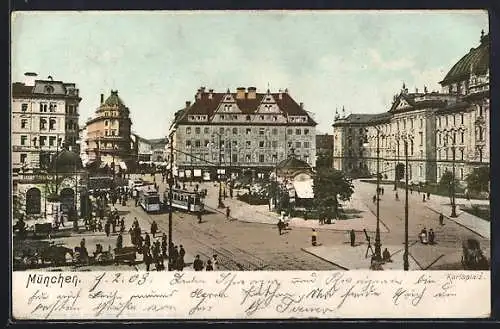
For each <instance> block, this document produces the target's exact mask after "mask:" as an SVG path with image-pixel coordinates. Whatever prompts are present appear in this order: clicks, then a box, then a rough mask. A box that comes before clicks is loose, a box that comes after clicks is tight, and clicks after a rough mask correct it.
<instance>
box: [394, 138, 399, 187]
mask: <svg viewBox="0 0 500 329" xmlns="http://www.w3.org/2000/svg"><path fill="white" fill-rule="evenodd" d="M394 139H395V140H396V149H395V152H396V156H395V158H396V164H395V167H394V169H395V170H394V191H396V190H397V189H398V179H397V172H398V164H399V132H398V133H396V134H394Z"/></svg>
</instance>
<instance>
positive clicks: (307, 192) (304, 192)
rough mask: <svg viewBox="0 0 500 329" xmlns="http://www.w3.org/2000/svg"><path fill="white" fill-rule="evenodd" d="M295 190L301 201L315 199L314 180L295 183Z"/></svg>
mask: <svg viewBox="0 0 500 329" xmlns="http://www.w3.org/2000/svg"><path fill="white" fill-rule="evenodd" d="M293 188H294V189H295V193H296V194H297V197H298V198H300V199H313V198H314V192H313V180H312V179H308V180H304V181H294V182H293Z"/></svg>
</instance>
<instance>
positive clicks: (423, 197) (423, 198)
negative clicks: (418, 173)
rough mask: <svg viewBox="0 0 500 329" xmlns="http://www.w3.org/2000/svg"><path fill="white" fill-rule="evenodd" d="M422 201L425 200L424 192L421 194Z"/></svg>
mask: <svg viewBox="0 0 500 329" xmlns="http://www.w3.org/2000/svg"><path fill="white" fill-rule="evenodd" d="M422 202H425V194H422Z"/></svg>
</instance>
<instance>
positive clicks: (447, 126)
mask: <svg viewBox="0 0 500 329" xmlns="http://www.w3.org/2000/svg"><path fill="white" fill-rule="evenodd" d="M445 119H446V127H448V116H446V117H445Z"/></svg>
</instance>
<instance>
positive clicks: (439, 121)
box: [438, 117, 441, 127]
mask: <svg viewBox="0 0 500 329" xmlns="http://www.w3.org/2000/svg"><path fill="white" fill-rule="evenodd" d="M438 127H441V117H439V118H438Z"/></svg>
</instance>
